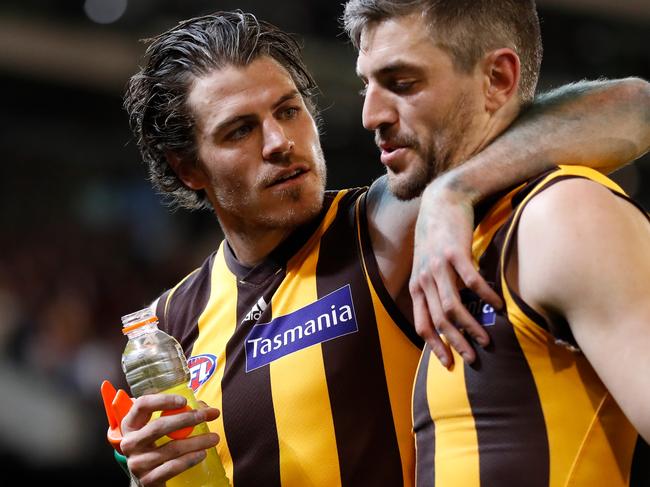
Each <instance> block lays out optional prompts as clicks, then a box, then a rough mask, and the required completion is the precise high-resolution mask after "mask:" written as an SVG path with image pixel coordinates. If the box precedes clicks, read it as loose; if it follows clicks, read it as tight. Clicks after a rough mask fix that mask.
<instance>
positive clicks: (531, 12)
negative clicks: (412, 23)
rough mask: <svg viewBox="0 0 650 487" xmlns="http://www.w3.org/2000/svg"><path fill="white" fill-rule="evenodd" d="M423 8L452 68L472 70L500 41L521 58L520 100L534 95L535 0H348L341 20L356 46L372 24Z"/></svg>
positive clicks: (538, 48) (538, 50) (537, 58)
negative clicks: (449, 59) (446, 53)
mask: <svg viewBox="0 0 650 487" xmlns="http://www.w3.org/2000/svg"><path fill="white" fill-rule="evenodd" d="M417 12H421V13H422V16H423V18H424V19H425V20H426V22H427V25H428V27H429V30H430V32H431V35H432V38H433V40H434V42H435V43H436V45H437V46H438V47H441V48H442V49H444V50H446V51H447V52H448V53H449V54H450V56H451V58H452V60H453V62H454V66H455V68H456V69H458V70H459V71H461V72H470V71H471V70H473V69H474V67H475V66H476V63H477V62H478V61H479V60H480V59H481V57H482V56H483V55H485V54H486V53H488V52H489V51H491V50H494V49H499V48H502V47H509V48H511V49H513V50H514V51H515V52H516V53H517V55H518V56H519V59H520V61H521V78H520V81H519V92H520V97H521V99H522V102H524V103H528V102H530V101H532V99H533V98H534V96H535V88H536V87H537V80H538V78H539V70H540V65H541V62H542V41H541V33H540V26H539V18H538V16H537V10H536V8H535V1H534V0H350V1H348V2H347V3H346V5H345V12H344V14H343V18H342V23H343V28H344V29H345V31H346V32H347V34H348V36H349V37H350V40H351V41H352V43H353V44H354V46H355V47H356V48H357V49H359V45H360V40H361V34H362V32H363V30H364V29H365V28H366V27H368V26H369V25H371V24H376V23H379V22H382V21H385V20H388V19H391V18H395V17H402V16H405V15H410V14H414V13H417Z"/></svg>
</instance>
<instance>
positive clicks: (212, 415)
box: [120, 401, 219, 457]
mask: <svg viewBox="0 0 650 487" xmlns="http://www.w3.org/2000/svg"><path fill="white" fill-rule="evenodd" d="M136 402H137V401H136ZM218 416H219V410H218V409H215V408H210V407H208V408H203V409H196V410H190V411H187V412H184V413H179V414H174V415H172V416H162V417H160V418H158V419H156V420H155V421H151V422H150V423H147V424H146V425H145V426H143V427H142V428H140V429H138V430H133V431H131V432H130V433H128V434H125V435H124V438H123V439H122V442H121V444H120V448H121V449H122V452H124V454H125V455H126V456H127V457H128V456H129V455H131V454H133V453H137V452H140V451H142V450H143V449H146V448H149V447H150V445H152V444H153V443H154V442H155V441H156V440H158V439H159V438H162V437H163V436H166V435H168V434H170V433H173V432H174V431H177V430H179V429H182V428H187V427H188V426H196V425H197V424H200V423H203V422H204V421H212V420H214V419H216V418H217V417H218ZM126 420H127V418H125V421H126Z"/></svg>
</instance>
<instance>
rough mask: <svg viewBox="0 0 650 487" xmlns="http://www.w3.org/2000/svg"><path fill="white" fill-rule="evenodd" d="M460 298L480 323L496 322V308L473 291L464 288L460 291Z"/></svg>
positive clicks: (485, 324) (488, 324)
mask: <svg viewBox="0 0 650 487" xmlns="http://www.w3.org/2000/svg"><path fill="white" fill-rule="evenodd" d="M460 299H461V300H462V302H463V304H464V305H465V307H466V308H467V310H468V311H469V312H470V314H471V315H472V316H473V317H474V319H475V320H476V321H478V322H479V324H481V325H483V326H492V325H494V324H495V323H496V320H497V314H496V311H494V308H493V307H492V306H490V305H489V304H487V303H486V302H484V301H483V300H482V299H480V298H479V297H478V296H477V295H476V294H475V293H474V292H473V291H471V290H469V289H463V290H462V291H461V292H460Z"/></svg>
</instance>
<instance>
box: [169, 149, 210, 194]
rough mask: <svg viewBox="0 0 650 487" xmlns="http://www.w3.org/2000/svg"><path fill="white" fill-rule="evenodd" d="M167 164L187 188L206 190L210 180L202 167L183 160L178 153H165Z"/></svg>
mask: <svg viewBox="0 0 650 487" xmlns="http://www.w3.org/2000/svg"><path fill="white" fill-rule="evenodd" d="M165 157H167V162H168V163H169V165H170V166H171V168H172V170H173V171H174V172H175V173H176V176H178V179H180V180H181V181H182V182H183V184H184V185H185V186H187V187H188V188H190V189H193V190H195V191H198V190H201V189H205V188H206V187H207V185H208V178H207V177H206V175H205V173H204V172H203V170H202V169H201V167H200V166H199V165H198V164H196V163H195V162H193V161H188V160H187V159H183V158H181V157H180V156H179V155H178V154H177V153H175V152H171V151H167V152H165Z"/></svg>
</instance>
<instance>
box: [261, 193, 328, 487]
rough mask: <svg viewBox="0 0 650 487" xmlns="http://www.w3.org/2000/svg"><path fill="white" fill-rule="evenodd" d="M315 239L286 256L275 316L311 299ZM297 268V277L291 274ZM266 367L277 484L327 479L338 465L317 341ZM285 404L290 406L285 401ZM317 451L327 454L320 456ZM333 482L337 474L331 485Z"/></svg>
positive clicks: (316, 253) (321, 482)
mask: <svg viewBox="0 0 650 487" xmlns="http://www.w3.org/2000/svg"><path fill="white" fill-rule="evenodd" d="M337 202H338V200H337ZM337 202H335V203H334V204H333V205H332V210H331V211H330V212H329V213H328V217H329V218H326V221H325V222H324V224H323V225H322V226H321V227H320V228H319V229H318V231H317V232H316V234H315V235H314V237H313V238H314V239H315V240H316V241H317V240H319V239H320V236H321V234H322V232H323V231H324V229H325V228H327V226H328V225H329V223H330V222H331V220H332V219H333V218H334V216H335V213H334V210H336V209H337ZM310 240H311V239H310ZM315 245H316V247H317V249H316V250H313V251H311V252H310V253H309V254H308V255H304V254H303V253H302V252H299V253H298V254H297V255H296V256H295V257H294V258H293V259H291V260H290V261H289V263H288V265H287V279H286V280H285V281H284V282H283V283H282V284H281V286H280V288H279V289H278V291H277V292H276V293H275V297H274V298H273V301H272V304H273V310H274V316H284V315H287V314H289V313H292V312H294V311H296V310H297V309H299V308H302V307H304V306H307V305H308V304H310V303H313V302H314V301H316V299H317V295H316V294H317V293H316V264H317V261H318V256H319V251H318V248H319V245H318V243H316V244H315ZM296 274H300V275H301V276H302V278H301V279H292V278H291V277H292V276H293V275H296ZM270 370H271V386H272V390H273V401H274V404H275V405H276V407H275V419H276V423H277V428H278V438H279V443H280V464H281V470H280V473H281V479H282V485H327V484H328V482H330V483H331V482H332V479H334V478H336V477H338V475H339V473H338V472H339V465H338V457H337V454H336V452H337V449H336V438H335V434H334V424H333V420H332V416H331V412H330V410H331V407H330V400H329V394H328V387H327V382H326V377H325V365H324V363H323V354H322V350H321V346H320V345H315V346H311V347H308V348H304V349H302V350H299V351H297V352H294V353H292V354H291V355H290V356H286V357H283V358H282V359H279V360H276V361H275V362H272V363H271V365H270ZM297 371H299V373H297ZM305 381H306V382H305ZM296 391H309V394H305V393H304V392H303V393H300V394H296ZM289 404H290V405H291V407H287V405H289ZM305 432H309V433H308V434H307V435H306V434H305ZM323 445H325V448H323ZM321 449H322V450H321ZM322 451H325V452H326V453H327V455H329V456H323V453H321V452H322ZM338 484H340V479H339V480H338V482H336V483H334V484H333V485H338Z"/></svg>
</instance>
